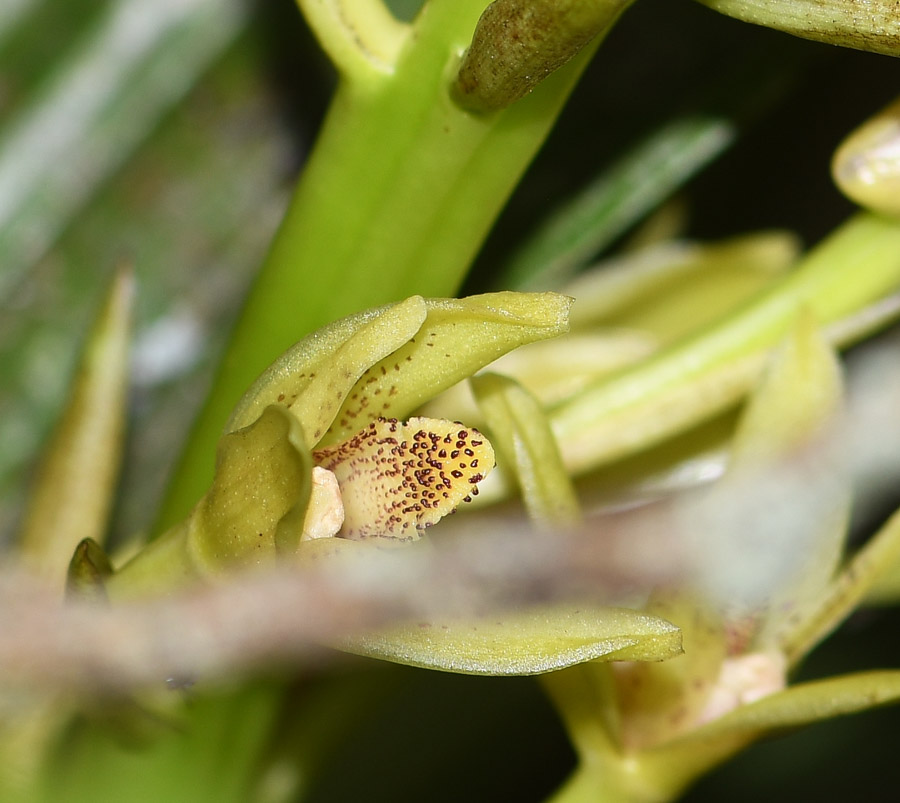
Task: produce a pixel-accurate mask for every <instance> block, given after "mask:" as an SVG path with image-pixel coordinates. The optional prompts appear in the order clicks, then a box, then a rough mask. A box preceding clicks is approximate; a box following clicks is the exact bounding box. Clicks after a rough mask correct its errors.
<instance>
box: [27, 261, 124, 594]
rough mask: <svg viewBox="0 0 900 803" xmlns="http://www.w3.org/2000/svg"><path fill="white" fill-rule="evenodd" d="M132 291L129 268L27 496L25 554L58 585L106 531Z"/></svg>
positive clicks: (101, 317)
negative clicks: (78, 553)
mask: <svg viewBox="0 0 900 803" xmlns="http://www.w3.org/2000/svg"><path fill="white" fill-rule="evenodd" d="M133 289H134V284H133V280H132V276H131V273H130V272H128V271H124V270H123V271H120V272H119V273H118V275H117V276H116V278H115V280H114V281H113V284H112V286H111V288H110V291H109V295H108V296H107V299H106V302H105V304H104V306H103V308H102V309H101V310H100V312H99V314H98V316H97V320H96V322H95V324H94V328H93V331H92V332H91V333H90V335H89V337H88V341H87V343H86V345H85V349H84V354H83V357H82V361H81V364H80V366H79V368H78V373H77V375H76V377H75V381H74V383H73V386H72V390H71V392H70V396H69V402H68V405H67V407H66V410H65V412H64V414H63V417H62V420H61V421H60V422H59V425H58V427H57V431H56V433H55V434H54V436H53V439H52V441H51V443H50V446H49V449H48V452H47V456H46V458H45V460H44V463H43V464H42V466H41V469H40V472H39V474H38V479H37V483H36V485H35V487H34V490H33V492H32V495H31V498H30V500H29V506H28V512H27V514H26V518H25V523H24V526H23V531H22V536H21V550H22V556H23V558H24V559H25V560H26V561H27V562H28V564H29V565H30V566H31V567H32V568H33V569H34V570H35V571H37V572H39V573H40V574H42V575H44V576H46V577H47V578H49V579H50V580H51V581H52V582H55V583H58V584H59V587H60V589H62V585H63V582H64V580H65V577H66V571H67V568H68V565H69V561H70V559H71V557H72V553H73V552H74V551H75V547H76V546H77V545H78V544H79V543H81V542H82V541H84V540H85V539H91V540H93V541H96V542H98V543H102V542H103V540H104V538H105V536H106V529H107V519H108V517H109V511H110V508H111V506H112V501H113V494H114V491H115V488H116V485H117V480H118V471H119V462H120V459H121V452H122V439H123V430H124V426H125V401H126V392H127V387H128V365H129V363H128V349H129V345H130V339H131V307H132V296H133Z"/></svg>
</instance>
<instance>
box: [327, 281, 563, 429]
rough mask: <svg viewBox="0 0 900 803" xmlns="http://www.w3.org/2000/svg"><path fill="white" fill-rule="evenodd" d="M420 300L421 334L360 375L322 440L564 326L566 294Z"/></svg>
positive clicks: (403, 407) (398, 410)
mask: <svg viewBox="0 0 900 803" xmlns="http://www.w3.org/2000/svg"><path fill="white" fill-rule="evenodd" d="M425 303H426V305H427V308H428V316H427V318H426V319H425V322H424V323H423V324H422V328H421V330H420V331H419V333H418V334H416V336H415V337H414V338H408V339H409V342H408V343H406V344H405V345H404V346H403V347H402V348H400V349H398V350H397V351H395V352H393V353H392V354H390V355H389V356H388V357H386V358H385V359H384V360H382V361H381V362H378V363H376V364H374V365H371V367H370V368H368V370H367V371H366V372H365V373H364V374H363V375H362V376H361V377H360V378H359V381H358V382H356V384H355V385H354V387H353V389H352V391H350V393H349V395H348V397H347V400H346V401H345V402H344V404H343V406H342V407H341V410H340V412H339V413H338V414H337V416H336V418H335V421H334V423H333V424H332V426H331V428H330V429H329V431H328V433H327V434H326V435H325V437H324V438H322V445H323V446H327V445H331V444H334V443H337V442H339V441H342V440H345V439H346V438H348V437H350V436H351V435H353V434H354V433H355V432H358V431H359V430H360V429H362V428H363V427H364V426H366V425H367V424H368V423H369V422H370V421H374V420H375V419H376V418H399V419H403V418H406V416H407V415H409V413H411V412H412V411H413V410H415V409H416V408H417V407H419V405H421V404H422V403H424V402H425V401H427V400H428V399H431V398H432V397H434V396H436V395H437V394H438V393H440V392H441V391H442V390H445V389H447V388H449V387H450V386H451V385H453V384H455V383H456V382H459V381H460V380H462V379H465V378H466V377H468V376H471V375H472V374H473V373H475V371H477V370H478V369H479V368H483V367H484V366H485V365H487V364H488V363H489V362H491V361H493V360H495V359H497V358H498V357H500V356H501V355H503V354H505V353H506V352H508V351H511V350H512V349H514V348H516V347H518V346H521V345H524V344H525V343H532V342H534V341H536V340H544V339H546V338H549V337H555V336H556V335H558V334H561V333H562V332H565V331H566V330H567V329H568V313H569V307H570V306H571V303H572V300H571V299H570V298H567V297H566V296H561V295H559V294H558V293H488V294H485V295H480V296H470V297H469V298H463V299H458V300H457V299H449V298H446V299H445V298H431V299H426V301H425Z"/></svg>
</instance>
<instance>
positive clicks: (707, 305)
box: [563, 231, 800, 343]
mask: <svg viewBox="0 0 900 803" xmlns="http://www.w3.org/2000/svg"><path fill="white" fill-rule="evenodd" d="M799 254H800V242H799V240H798V238H797V237H796V236H795V235H793V234H791V233H788V232H782V231H763V232H756V233H753V234H748V235H744V236H741V237H734V238H731V239H729V240H724V241H722V242H715V243H696V242H689V241H668V242H663V243H659V244H655V245H651V246H649V247H647V248H642V249H640V250H639V251H636V252H633V253H629V254H625V255H623V256H620V257H617V258H614V259H610V260H605V261H603V262H601V263H600V264H599V265H597V266H596V267H595V268H592V269H591V270H590V271H587V272H585V273H583V274H581V275H580V276H578V277H577V278H576V279H574V280H572V281H571V282H569V283H568V284H567V285H565V286H564V287H563V292H564V293H566V294H567V295H571V296H574V297H575V298H576V299H577V301H576V304H575V306H574V307H573V309H572V316H571V321H572V329H573V330H575V331H578V330H583V329H585V328H587V327H596V326H598V325H602V326H604V327H613V328H617V329H632V330H636V331H640V332H645V333H646V334H648V335H650V336H652V337H654V338H655V339H656V340H658V341H659V342H661V343H669V342H672V341H674V340H676V339H677V338H679V337H681V336H683V335H686V334H688V333H689V332H691V331H694V330H696V329H699V328H700V327H702V326H704V325H706V324H708V323H711V322H712V321H714V320H716V319H717V318H720V317H721V316H722V315H725V314H726V313H728V312H729V311H731V310H732V309H734V308H735V307H737V306H738V305H739V304H740V303H742V302H744V301H746V300H747V299H748V298H750V297H752V296H753V295H754V294H755V293H757V292H759V291H760V290H762V289H763V288H764V287H766V286H767V285H768V284H770V283H771V282H772V281H773V280H775V279H776V278H777V277H779V276H780V275H782V274H783V273H784V272H785V271H786V270H787V269H788V268H789V267H790V266H791V265H792V264H793V263H794V262H795V261H796V259H797V257H798V256H799Z"/></svg>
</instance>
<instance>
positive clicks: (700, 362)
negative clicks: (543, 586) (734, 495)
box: [551, 214, 900, 473]
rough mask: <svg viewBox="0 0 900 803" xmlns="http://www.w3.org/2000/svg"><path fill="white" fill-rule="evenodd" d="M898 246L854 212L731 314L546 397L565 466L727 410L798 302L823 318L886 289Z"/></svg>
mask: <svg viewBox="0 0 900 803" xmlns="http://www.w3.org/2000/svg"><path fill="white" fill-rule="evenodd" d="M898 246H900V226H898V225H897V224H896V223H894V222H892V221H889V220H887V219H885V218H880V217H876V216H874V215H868V214H860V215H857V216H856V217H855V218H852V219H851V220H850V221H848V222H847V223H846V224H844V226H842V227H841V228H840V229H838V230H837V231H836V232H835V233H834V234H832V235H831V236H830V237H829V238H828V239H827V240H825V241H824V242H823V243H822V244H820V245H819V246H818V247H817V248H816V249H815V250H813V251H812V252H811V253H810V254H809V255H808V256H806V257H805V258H804V260H803V261H802V262H801V264H800V265H799V266H798V268H797V269H796V270H794V271H792V272H791V273H789V274H787V275H786V276H785V277H784V278H782V279H780V280H779V281H777V282H776V283H775V284H774V285H773V286H772V287H771V288H770V289H768V290H767V291H766V292H764V293H762V294H761V295H759V296H758V297H757V298H755V299H754V300H753V301H752V302H749V303H748V304H746V305H744V306H742V307H741V308H740V309H739V310H737V311H735V312H734V313H733V314H732V315H730V316H728V317H727V318H724V319H722V320H720V321H718V322H716V323H714V324H712V325H710V326H709V327H707V328H706V329H705V330H704V331H702V332H698V333H696V334H694V335H692V336H691V337H689V338H685V339H683V340H680V341H679V342H678V343H676V344H673V345H671V346H670V347H669V348H667V349H665V350H663V351H662V352H660V353H659V354H658V355H655V356H653V357H651V358H650V359H648V360H644V361H642V362H641V363H638V364H637V365H635V366H633V367H632V368H629V369H627V370H624V371H621V372H619V373H617V374H616V375H614V376H613V377H610V378H609V379H606V380H601V381H600V382H597V383H594V384H592V385H591V386H590V387H588V388H586V389H585V390H584V391H582V392H581V393H579V394H578V395H577V396H575V397H573V398H571V399H569V400H567V401H566V402H564V403H562V404H560V405H558V406H556V407H555V408H554V409H553V410H552V411H551V422H552V425H553V431H554V433H555V434H556V436H557V440H558V442H559V444H560V451H561V452H562V455H563V459H564V461H565V463H566V466H567V467H568V468H569V470H570V471H573V472H577V473H582V472H585V471H587V470H588V469H590V468H594V467H598V466H600V465H603V464H605V463H609V462H611V461H612V460H614V459H616V458H619V457H623V456H625V455H627V454H633V453H635V452H637V451H639V450H642V449H646V448H648V447H649V446H652V445H654V444H656V443H659V442H660V441H661V440H663V439H664V438H665V437H669V436H671V435H673V434H675V433H676V432H679V431H684V430H685V429H687V428H688V427H689V426H692V425H694V424H697V423H699V422H700V421H702V420H704V419H705V418H708V417H711V416H712V415H713V414H715V413H718V412H721V411H723V410H726V409H728V408H729V407H730V406H732V405H733V404H735V403H736V402H737V401H738V400H739V398H740V397H741V396H742V395H743V394H744V393H745V392H746V391H747V390H749V388H750V387H752V385H753V382H754V381H755V380H756V379H757V378H758V376H759V373H760V369H761V367H762V358H763V355H764V354H765V352H766V350H767V349H769V348H771V347H772V346H773V345H774V344H776V343H777V342H778V341H779V340H780V339H781V338H782V337H783V336H784V334H785V332H786V331H787V330H788V329H789V328H790V326H791V324H792V323H793V321H794V320H795V318H796V315H797V312H798V310H799V309H800V308H802V307H804V306H807V307H809V308H810V309H811V310H812V311H813V312H814V313H815V315H816V316H817V317H818V319H819V320H820V321H822V322H823V323H824V324H830V323H831V322H833V321H837V320H840V319H842V318H845V317H848V316H851V315H853V314H855V313H858V312H859V311H860V310H861V309H863V308H865V307H867V306H869V305H870V304H872V303H873V302H874V301H876V300H878V299H880V298H882V297H884V296H885V295H886V294H888V293H892V292H894V290H895V289H896V284H897V281H898V277H900V257H898V253H900V252H898Z"/></svg>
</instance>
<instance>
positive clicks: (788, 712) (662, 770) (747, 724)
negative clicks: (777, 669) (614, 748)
mask: <svg viewBox="0 0 900 803" xmlns="http://www.w3.org/2000/svg"><path fill="white" fill-rule="evenodd" d="M897 701H900V672H898V671H874V672H860V673H857V674H852V675H845V676H841V677H836V678H829V679H827V680H818V681H813V682H810V683H800V684H797V685H795V686H791V687H790V688H789V689H785V690H784V691H780V692H776V693H774V694H770V695H769V696H767V697H764V698H762V699H761V700H757V701H756V702H753V703H748V704H745V705H741V706H739V707H738V708H736V709H735V710H734V711H732V712H731V713H729V714H726V715H724V716H722V717H720V718H718V719H716V720H714V721H712V722H710V723H709V724H707V725H704V726H702V727H700V728H697V729H696V730H694V731H692V732H691V733H689V734H687V735H685V736H682V737H680V738H678V739H674V740H672V741H671V742H669V743H668V744H665V745H661V746H659V747H658V748H655V749H652V750H648V751H646V752H644V753H643V754H641V756H640V758H639V763H640V765H641V768H642V770H643V771H644V772H646V773H647V774H648V776H649V777H661V778H665V779H666V780H667V782H668V785H669V786H670V787H673V788H676V789H677V788H680V787H681V786H683V785H685V784H687V783H689V782H690V781H692V780H693V779H695V778H697V777H699V776H700V775H702V774H703V773H704V772H706V771H707V770H708V769H709V768H711V767H713V766H715V765H716V764H718V763H720V762H721V761H723V760H725V759H726V758H728V757H729V756H731V755H733V754H734V753H736V752H738V751H739V750H741V749H742V748H743V747H745V746H746V745H748V744H749V743H750V742H752V741H755V740H756V739H758V738H760V737H762V736H767V735H770V734H772V733H773V732H776V731H784V730H788V729H794V728H798V727H801V726H803V725H809V724H812V723H814V722H819V721H822V720H826V719H832V718H833V717H838V716H843V715H846V714H853V713H857V712H859V711H865V710H867V709H870V708H874V707H876V706H879V705H885V704H888V703H893V702H897Z"/></svg>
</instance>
